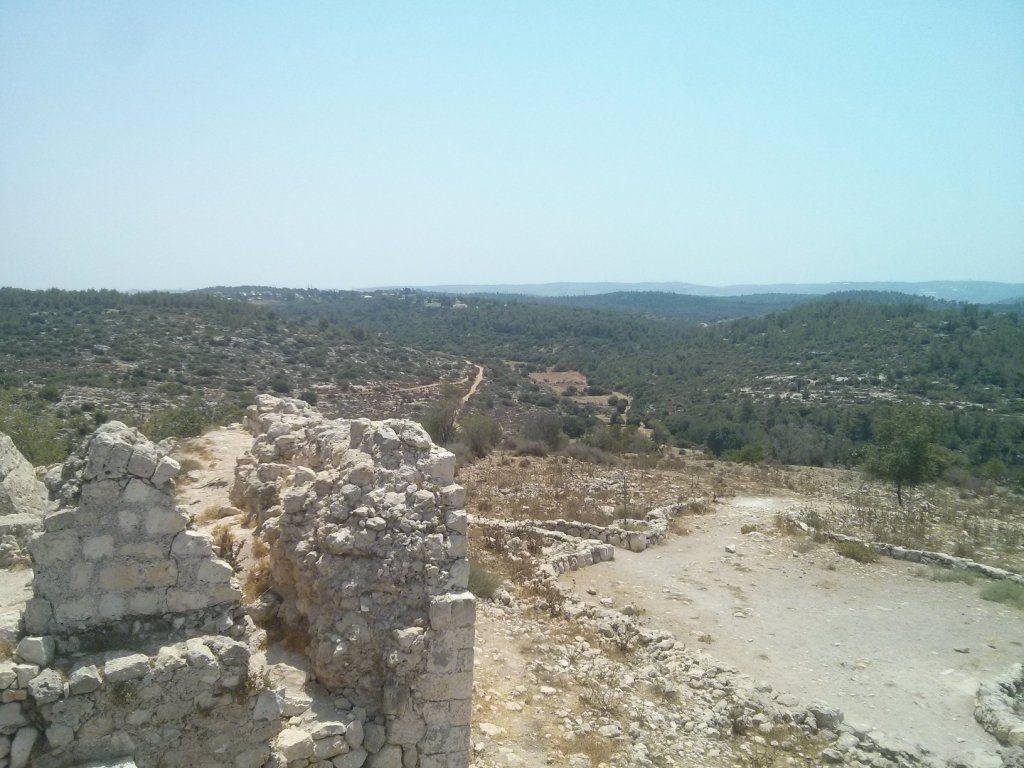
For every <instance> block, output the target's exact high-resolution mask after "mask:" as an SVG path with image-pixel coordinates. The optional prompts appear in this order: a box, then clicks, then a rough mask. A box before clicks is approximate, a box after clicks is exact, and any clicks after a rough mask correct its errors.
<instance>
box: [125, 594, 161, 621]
mask: <svg viewBox="0 0 1024 768" xmlns="http://www.w3.org/2000/svg"><path fill="white" fill-rule="evenodd" d="M127 598H128V614H129V615H131V616H152V615H153V614H156V613H163V612H164V609H165V608H166V607H167V604H166V592H165V590H163V589H140V590H135V591H133V592H129V593H128V595H127Z"/></svg>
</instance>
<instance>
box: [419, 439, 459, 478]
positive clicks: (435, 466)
mask: <svg viewBox="0 0 1024 768" xmlns="http://www.w3.org/2000/svg"><path fill="white" fill-rule="evenodd" d="M419 468H420V469H421V470H422V471H423V473H424V474H425V475H426V476H427V477H428V478H430V480H431V481H432V482H434V483H436V484H437V485H440V486H442V487H443V486H448V485H452V484H453V482H454V480H455V454H454V453H452V452H451V451H446V450H444V449H443V448H434V449H432V450H431V451H430V454H429V455H428V456H427V457H425V458H424V459H422V460H421V461H420V463H419Z"/></svg>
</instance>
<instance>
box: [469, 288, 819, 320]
mask: <svg viewBox="0 0 1024 768" xmlns="http://www.w3.org/2000/svg"><path fill="white" fill-rule="evenodd" d="M471 295H472V294H463V296H464V297H469V296H471ZM481 297H482V298H487V299H492V300H497V301H509V300H513V301H521V302H527V303H534V304H557V305H560V306H564V307H585V308H587V309H604V310H611V311H614V312H629V313H632V314H637V315H643V316H645V317H651V318H657V317H662V318H673V319H677V320H683V321H687V322H692V323H699V322H716V321H719V320H730V319H733V318H737V317H759V316H761V315H767V314H769V313H771V312H778V311H780V310H783V309H788V308H789V307H793V306H796V305H798V304H804V303H806V302H808V301H814V300H815V299H816V298H817V297H815V296H809V295H801V294H795V293H786V294H781V293H762V294H754V295H749V296H691V295H688V294H683V293H669V292H666V291H617V292H615V293H598V294H593V295H577V296H530V295H528V294H513V295H504V294H483V295H482V296H481Z"/></svg>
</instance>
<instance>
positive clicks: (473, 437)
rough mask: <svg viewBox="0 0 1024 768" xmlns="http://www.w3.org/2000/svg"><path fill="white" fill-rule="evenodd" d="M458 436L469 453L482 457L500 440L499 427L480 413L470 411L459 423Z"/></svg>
mask: <svg viewBox="0 0 1024 768" xmlns="http://www.w3.org/2000/svg"><path fill="white" fill-rule="evenodd" d="M458 436H459V439H460V440H461V441H462V442H464V443H465V444H466V447H467V448H468V449H469V451H470V453H472V454H473V455H474V456H476V457H477V458H478V459H482V458H483V457H484V456H486V455H487V454H488V453H490V452H491V449H492V448H493V447H494V446H496V445H497V444H498V442H499V441H500V440H501V427H500V426H498V422H496V421H495V420H494V419H491V418H488V417H487V416H484V415H483V414H482V413H471V414H469V415H468V416H466V417H465V418H464V419H463V420H462V423H461V424H460V425H459V430H458Z"/></svg>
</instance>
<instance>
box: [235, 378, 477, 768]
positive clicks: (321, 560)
mask: <svg viewBox="0 0 1024 768" xmlns="http://www.w3.org/2000/svg"><path fill="white" fill-rule="evenodd" d="M246 424H247V426H248V427H249V428H250V429H251V430H252V432H253V433H254V435H255V436H256V440H255V443H254V445H253V449H252V456H251V457H247V458H244V459H242V460H240V462H239V465H238V468H237V471H236V483H235V488H234V489H233V491H232V499H233V501H234V502H235V503H236V504H238V505H241V506H243V507H244V508H246V509H247V510H249V511H250V512H251V513H252V514H253V515H255V516H256V518H257V520H258V522H259V529H258V535H259V536H260V537H262V538H263V539H264V540H265V541H266V543H267V544H268V546H269V552H270V555H269V556H270V569H269V572H270V587H271V594H269V595H267V596H265V597H264V600H263V601H262V602H263V604H264V606H265V607H266V606H267V605H268V604H269V605H270V606H271V609H270V610H266V609H265V608H264V609H263V610H261V613H262V614H263V617H264V618H270V616H271V614H273V613H276V621H277V622H279V623H280V624H281V625H284V626H285V627H287V628H289V631H292V632H294V631H295V630H296V629H299V628H300V629H301V630H302V631H304V632H305V635H306V637H305V641H306V647H307V654H308V656H309V659H310V662H311V666H312V670H313V672H314V674H315V676H316V679H317V681H318V682H319V683H320V684H321V685H323V686H325V687H326V688H328V689H329V690H331V691H333V692H335V693H337V694H340V695H342V696H344V697H346V699H348V700H350V701H352V702H354V703H355V704H356V705H357V706H359V707H361V708H364V709H365V710H366V712H367V713H368V716H369V717H371V718H372V717H375V716H376V717H382V718H383V721H384V723H385V739H386V741H385V743H384V744H383V745H382V746H381V747H380V749H379V750H378V751H376V752H375V753H374V754H373V755H371V756H370V758H369V760H368V762H367V764H368V765H372V766H395V768H397V767H398V766H405V767H406V768H413V766H423V768H440V767H441V766H444V767H445V768H459V767H460V766H466V765H468V759H469V758H468V755H469V723H470V710H471V693H472V670H473V625H474V620H475V604H474V598H473V596H472V595H471V594H470V593H469V592H467V591H466V588H467V583H468V578H469V563H468V560H467V558H466V553H467V517H466V513H465V511H464V509H463V504H464V498H465V493H464V491H463V489H462V488H461V487H459V486H457V485H455V484H454V482H453V478H454V471H455V457H454V456H453V455H452V454H451V453H450V452H448V451H445V450H443V449H441V448H438V447H437V446H435V445H433V443H432V442H431V441H430V438H429V436H428V435H427V434H426V432H425V431H424V430H423V428H422V427H420V426H419V425H418V424H415V423H414V422H411V421H405V420H388V421H380V422H371V421H367V420H353V421H349V420H341V419H339V420H333V421H328V420H325V419H324V418H323V417H322V416H321V415H320V414H319V413H318V412H317V411H316V410H315V409H313V408H312V407H310V406H308V405H307V404H305V403H303V402H301V401H298V400H290V399H278V398H272V397H261V398H260V399H259V400H258V402H257V404H256V405H255V406H253V407H252V408H251V409H250V411H249V413H248V415H247V418H246Z"/></svg>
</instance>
